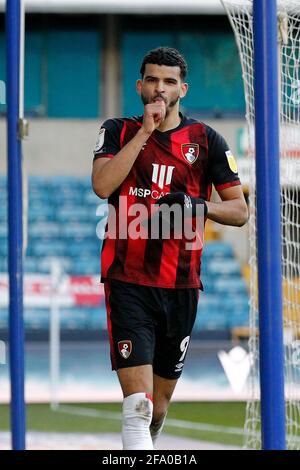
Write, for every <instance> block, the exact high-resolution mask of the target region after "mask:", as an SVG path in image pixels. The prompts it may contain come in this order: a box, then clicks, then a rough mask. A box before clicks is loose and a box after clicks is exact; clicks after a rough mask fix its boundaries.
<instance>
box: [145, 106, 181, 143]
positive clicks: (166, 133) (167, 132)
mask: <svg viewBox="0 0 300 470" xmlns="http://www.w3.org/2000/svg"><path fill="white" fill-rule="evenodd" d="M179 116H180V119H181V121H180V123H179V124H178V126H177V127H174V128H173V129H168V130H167V131H159V130H158V129H155V131H154V132H155V133H156V135H157V136H160V137H167V136H168V135H169V134H171V133H172V132H175V131H178V130H179V129H181V128H182V127H184V126H185V125H186V122H187V120H188V119H187V117H186V116H185V115H184V114H182V113H181V112H180V111H179ZM137 121H140V122H143V116H138V118H137Z"/></svg>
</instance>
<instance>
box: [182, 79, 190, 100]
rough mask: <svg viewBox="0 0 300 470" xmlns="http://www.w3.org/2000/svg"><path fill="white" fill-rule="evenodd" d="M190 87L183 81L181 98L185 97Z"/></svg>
mask: <svg viewBox="0 0 300 470" xmlns="http://www.w3.org/2000/svg"><path fill="white" fill-rule="evenodd" d="M188 89H189V86H188V84H187V83H182V84H181V86H180V98H184V97H185V95H186V94H187V91H188Z"/></svg>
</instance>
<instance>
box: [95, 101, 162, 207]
mask: <svg viewBox="0 0 300 470" xmlns="http://www.w3.org/2000/svg"><path fill="white" fill-rule="evenodd" d="M164 117H165V103H162V102H156V103H151V104H148V105H146V106H145V109H144V117H143V124H142V127H141V128H140V129H139V130H138V131H137V133H136V135H135V136H134V137H133V138H132V139H131V140H130V141H129V142H128V143H127V144H126V145H125V146H124V147H123V148H122V149H120V150H118V151H117V153H115V152H114V155H113V158H106V157H105V154H103V157H101V158H96V159H95V160H94V163H93V171H92V184H93V189H94V191H95V193H96V194H97V195H98V196H99V197H100V198H102V199H106V198H108V197H109V196H110V195H111V194H112V193H113V192H114V191H115V190H116V189H117V188H118V187H119V186H120V185H121V184H122V183H123V181H124V180H125V178H126V177H127V175H128V174H129V172H130V170H131V168H132V166H133V164H134V162H135V160H136V158H137V156H138V154H139V153H140V151H141V149H142V147H143V145H144V144H145V142H147V140H148V139H149V137H150V135H151V134H152V132H153V131H154V130H155V129H156V128H157V127H159V125H160V124H161V122H162V120H163V119H164ZM105 132H106V131H105ZM114 148H115V149H116V150H117V147H116V146H115V147H114ZM107 153H110V152H107Z"/></svg>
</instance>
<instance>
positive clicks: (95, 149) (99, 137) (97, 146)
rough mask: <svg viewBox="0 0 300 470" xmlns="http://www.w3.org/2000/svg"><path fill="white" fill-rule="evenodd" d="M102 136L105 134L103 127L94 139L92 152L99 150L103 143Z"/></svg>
mask: <svg viewBox="0 0 300 470" xmlns="http://www.w3.org/2000/svg"><path fill="white" fill-rule="evenodd" d="M104 136H105V129H103V128H102V129H100V132H99V135H98V137H97V140H96V144H95V148H94V153H96V152H99V151H100V150H101V149H102V147H103V144H104Z"/></svg>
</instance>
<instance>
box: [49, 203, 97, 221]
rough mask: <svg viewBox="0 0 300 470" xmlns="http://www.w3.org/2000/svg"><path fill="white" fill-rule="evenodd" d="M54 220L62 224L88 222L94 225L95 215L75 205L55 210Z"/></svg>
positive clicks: (91, 211)
mask: <svg viewBox="0 0 300 470" xmlns="http://www.w3.org/2000/svg"><path fill="white" fill-rule="evenodd" d="M55 217H56V220H57V221H59V222H62V223H66V222H80V221H82V222H90V223H96V215H95V212H94V211H93V210H91V209H90V208H87V207H80V206H76V205H69V206H63V207H60V208H58V209H57V211H56V214H55Z"/></svg>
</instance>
